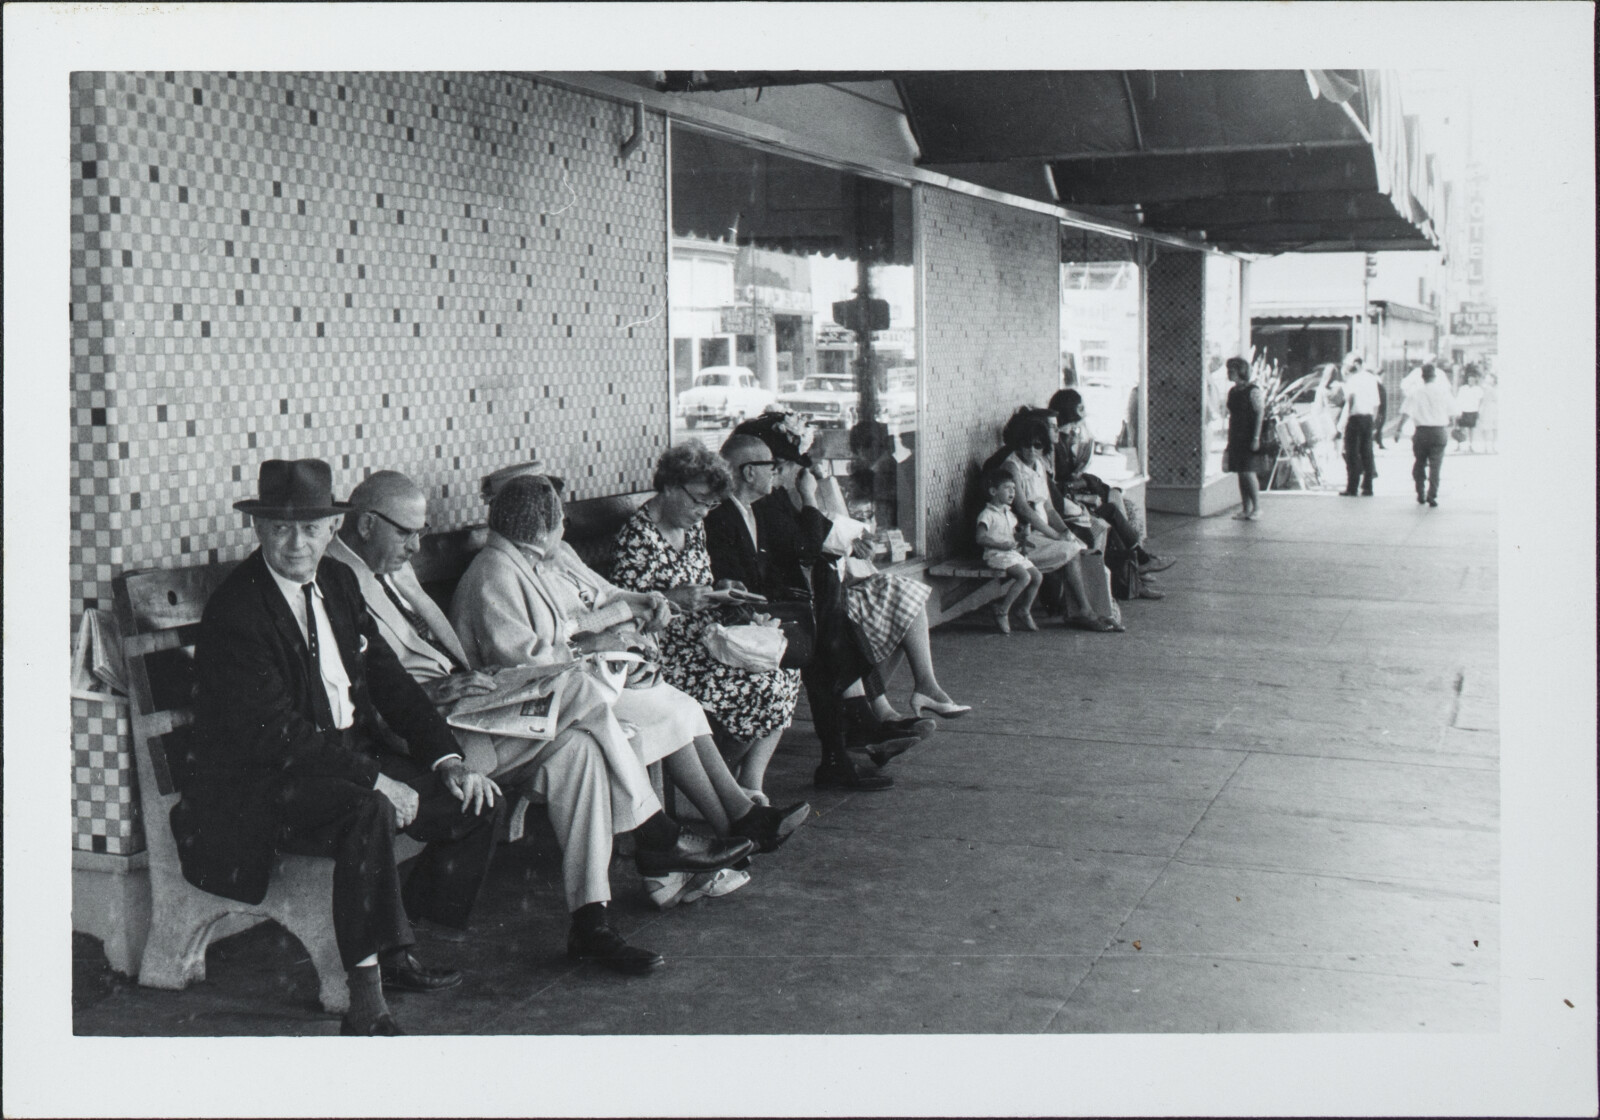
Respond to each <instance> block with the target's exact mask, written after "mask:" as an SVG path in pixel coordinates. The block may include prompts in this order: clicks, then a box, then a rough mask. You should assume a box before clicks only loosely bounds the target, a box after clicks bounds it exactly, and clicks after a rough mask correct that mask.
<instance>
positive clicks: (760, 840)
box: [729, 801, 811, 852]
mask: <svg viewBox="0 0 1600 1120" xmlns="http://www.w3.org/2000/svg"><path fill="white" fill-rule="evenodd" d="M810 815H811V806H810V805H809V804H807V803H806V802H804V801H802V802H800V804H798V805H790V806H789V807H788V808H786V809H776V808H773V807H772V806H770V805H757V806H756V807H755V808H753V809H751V810H750V811H749V812H748V813H746V814H745V815H744V816H742V817H740V818H739V819H738V820H736V821H734V822H733V824H732V825H730V826H729V831H730V832H732V833H733V835H735V836H743V837H744V838H745V839H747V840H754V841H755V843H756V847H757V848H759V849H760V850H761V851H763V852H775V851H777V850H778V847H779V846H780V845H781V844H782V843H783V842H784V841H785V840H787V839H789V837H790V836H792V835H793V834H794V830H795V829H797V828H799V827H800V826H801V825H802V824H804V823H805V820H806V818H807V817H809V816H810Z"/></svg>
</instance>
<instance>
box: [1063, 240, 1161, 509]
mask: <svg viewBox="0 0 1600 1120" xmlns="http://www.w3.org/2000/svg"><path fill="white" fill-rule="evenodd" d="M1074 232H1076V231H1074ZM1080 242H1081V235H1079V236H1078V237H1077V238H1071V237H1070V235H1069V237H1068V238H1064V241H1063V255H1064V256H1065V255H1067V254H1068V253H1070V252H1071V250H1072V248H1074V247H1076V246H1077V245H1078V244H1079V243H1080ZM1116 250H1117V251H1119V252H1123V253H1125V254H1127V255H1131V253H1130V252H1129V251H1128V250H1127V249H1126V248H1124V247H1122V246H1117V247H1116ZM1142 292H1143V284H1142V283H1141V279H1140V275H1139V266H1138V265H1137V264H1135V263H1134V262H1133V261H1132V260H1091V261H1079V260H1063V262H1062V265H1061V384H1062V387H1063V388H1067V389H1077V390H1078V392H1079V393H1080V394H1082V396H1083V403H1084V409H1085V412H1086V414H1087V415H1086V418H1085V420H1084V423H1085V424H1086V425H1087V427H1088V430H1089V432H1090V434H1091V435H1092V437H1093V440H1094V448H1095V457H1094V459H1093V460H1092V462H1091V465H1090V467H1089V470H1090V472H1091V473H1093V474H1096V475H1098V476H1100V477H1101V478H1103V479H1105V480H1107V481H1108V482H1110V481H1124V480H1127V479H1130V478H1134V477H1136V476H1138V475H1141V474H1143V473H1144V466H1143V464H1144V432H1143V429H1142V426H1141V417H1142V415H1143V408H1142V404H1143V399H1144V354H1143V352H1142V349H1141V346H1142V341H1141V335H1140V330H1139V307H1140V300H1141V298H1142Z"/></svg>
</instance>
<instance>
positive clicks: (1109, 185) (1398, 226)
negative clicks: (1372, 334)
mask: <svg viewBox="0 0 1600 1120" xmlns="http://www.w3.org/2000/svg"><path fill="white" fill-rule="evenodd" d="M885 79H887V80H891V81H892V82H893V83H894V86H895V89H896V91H897V92H898V93H899V96H900V100H901V103H902V105H903V107H904V110H905V113H906V118H907V121H908V123H909V125H910V127H911V131H912V134H913V135H914V136H915V138H916V141H917V144H918V147H919V149H920V151H921V158H920V160H919V163H920V165H921V166H923V167H926V168H927V169H929V170H931V171H938V172H942V173H944V174H948V175H951V176H953V177H955V178H960V179H965V180H967V181H969V182H974V183H978V184H980V185H984V186H990V187H993V188H995V189H997V190H1004V191H1008V192H1011V193H1015V194H1023V195H1026V196H1028V197H1031V198H1035V199H1039V200H1041V201H1047V202H1056V203H1059V204H1060V205H1062V206H1064V207H1068V208H1072V209H1076V210H1079V211H1083V212H1087V213H1090V214H1095V215H1100V216H1104V217H1109V218H1114V219H1116V220H1119V221H1122V222H1126V223H1128V224H1131V225H1137V226H1141V227H1143V228H1147V229H1151V230H1156V231H1160V232H1163V233H1170V234H1175V235H1179V236H1183V237H1187V238H1191V239H1194V240H1197V241H1204V242H1205V243H1207V244H1211V245H1215V246H1217V247H1218V248H1221V249H1227V250H1231V251H1241V252H1253V253H1280V252H1321V251H1350V250H1362V251H1377V250H1393V249H1432V248H1437V247H1438V245H1439V241H1440V236H1439V232H1438V229H1437V227H1438V226H1439V225H1440V224H1441V222H1442V213H1441V202H1442V193H1443V192H1442V186H1441V185H1440V184H1438V183H1436V181H1435V179H1434V168H1433V160H1432V157H1431V156H1430V155H1429V154H1428V152H1427V151H1426V149H1425V147H1424V143H1423V139H1424V138H1423V136H1422V134H1421V133H1422V129H1421V125H1420V123H1419V121H1418V119H1417V118H1416V117H1414V116H1407V115H1406V114H1405V112H1404V109H1403V106H1402V104H1401V98H1400V91H1399V83H1398V81H1397V80H1396V79H1395V78H1394V76H1393V75H1390V74H1388V73H1387V72H1382V73H1380V72H1378V71H1371V70H1361V71H1357V70H1341V71H1308V70H1159V71H1152V70H1143V71H1123V70H1096V71H881V72H863V71H850V72H818V71H694V72H687V71H678V72H669V73H668V74H667V75H666V76H665V80H664V82H663V83H662V84H663V86H664V88H667V89H675V90H680V91H685V92H693V91H695V90H725V89H735V88H748V87H755V86H777V85H795V84H806V83H822V82H827V83H839V82H860V81H868V80H876V81H883V80H885Z"/></svg>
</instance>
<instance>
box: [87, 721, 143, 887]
mask: <svg viewBox="0 0 1600 1120" xmlns="http://www.w3.org/2000/svg"><path fill="white" fill-rule="evenodd" d="M132 741H133V740H132V738H131V737H130V731H129V727H128V705H127V704H126V703H125V702H119V701H118V700H114V699H112V698H111V697H109V696H108V697H106V698H105V699H103V700H102V699H89V698H86V697H81V696H74V697H73V698H72V805H73V820H72V846H73V847H74V848H76V849H78V850H79V851H84V852H102V853H105V854H108V855H114V856H126V855H132V854H133V853H134V852H141V851H143V850H144V829H143V828H142V827H141V822H140V819H139V795H138V789H137V786H136V785H135V776H134V762H133V753H132V750H131V749H130V746H131V743H132Z"/></svg>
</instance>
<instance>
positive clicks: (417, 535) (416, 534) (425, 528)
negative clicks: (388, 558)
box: [367, 509, 433, 541]
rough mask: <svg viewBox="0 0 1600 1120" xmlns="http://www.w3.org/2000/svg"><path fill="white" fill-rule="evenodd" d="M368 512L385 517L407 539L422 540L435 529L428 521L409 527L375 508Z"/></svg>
mask: <svg viewBox="0 0 1600 1120" xmlns="http://www.w3.org/2000/svg"><path fill="white" fill-rule="evenodd" d="M367 512H369V513H371V514H373V515H374V516H376V517H381V518H383V520H385V521H387V522H388V523H389V524H390V525H391V526H393V527H394V530H395V532H397V533H399V534H400V536H401V537H403V538H404V539H405V540H408V541H410V540H415V541H421V540H422V538H423V537H425V536H427V535H428V534H429V533H430V532H432V531H433V526H431V525H429V524H428V523H427V522H426V521H424V522H423V523H422V525H421V527H420V528H416V529H407V528H406V527H405V526H404V525H402V524H400V522H398V521H396V520H395V519H394V518H392V517H390V516H388V515H387V514H383V513H379V512H378V511H377V510H375V509H374V510H368V511H367Z"/></svg>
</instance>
